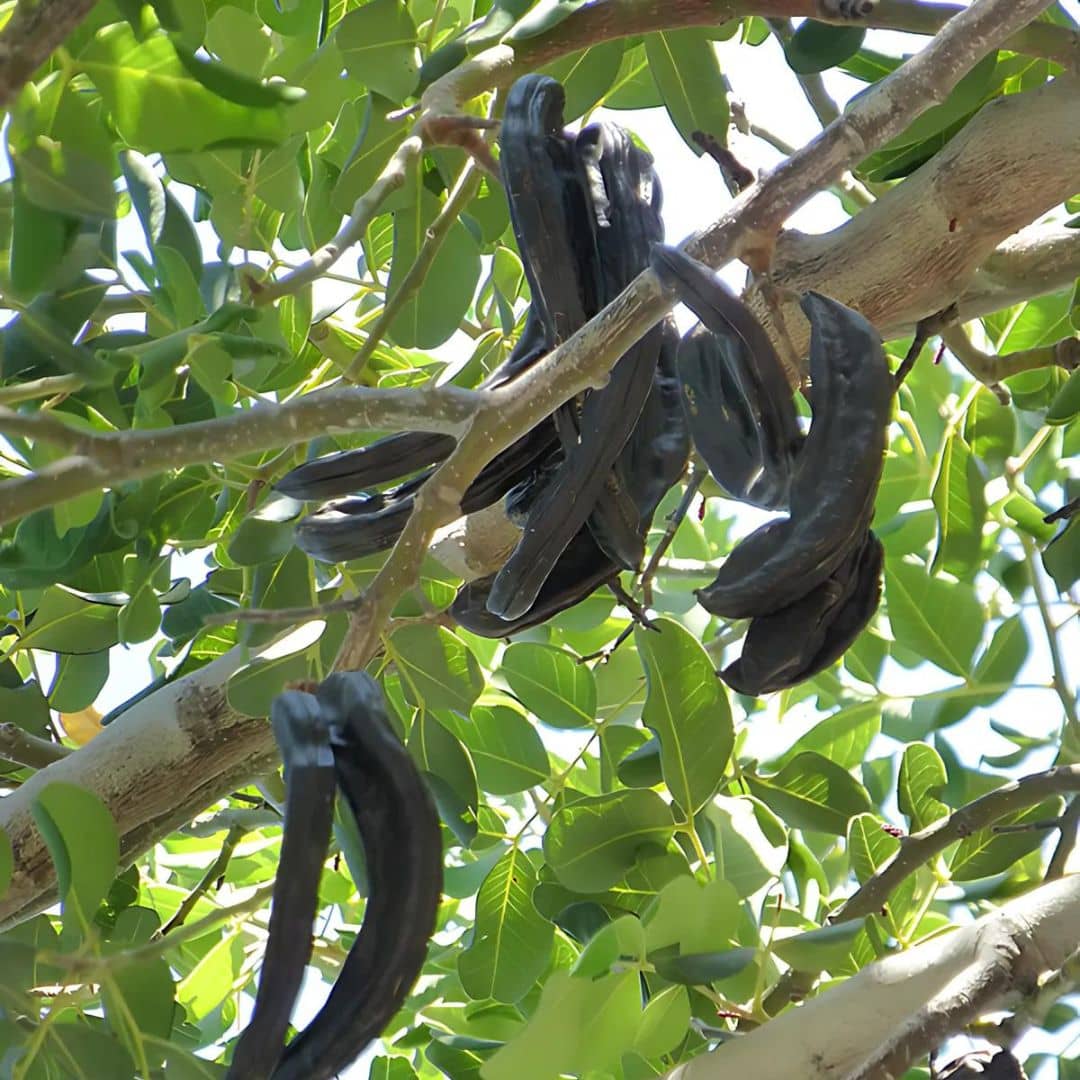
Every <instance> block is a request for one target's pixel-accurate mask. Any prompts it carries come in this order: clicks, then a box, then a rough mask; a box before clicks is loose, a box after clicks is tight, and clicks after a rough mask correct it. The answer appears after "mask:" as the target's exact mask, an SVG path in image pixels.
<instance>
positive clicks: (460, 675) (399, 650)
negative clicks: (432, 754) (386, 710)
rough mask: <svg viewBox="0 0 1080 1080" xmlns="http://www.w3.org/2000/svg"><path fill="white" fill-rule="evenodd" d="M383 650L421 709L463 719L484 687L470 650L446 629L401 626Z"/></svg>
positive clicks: (442, 627) (410, 695) (409, 695)
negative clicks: (457, 714) (438, 711)
mask: <svg viewBox="0 0 1080 1080" xmlns="http://www.w3.org/2000/svg"><path fill="white" fill-rule="evenodd" d="M386 651H387V655H388V656H389V657H390V659H392V660H393V662H394V664H395V666H396V667H397V669H398V672H399V674H400V675H401V680H402V686H403V688H404V690H405V693H406V695H407V696H408V698H409V700H410V702H411V703H412V704H413V705H417V706H419V707H421V708H424V709H435V710H439V709H445V710H447V711H449V712H456V713H460V714H461V715H463V716H466V715H468V712H469V710H470V709H471V708H472V706H473V702H475V701H476V699H477V697H479V695H480V691H481V690H482V689H483V687H484V677H483V674H482V673H481V671H480V665H479V663H478V662H477V660H476V657H475V656H474V655H473V653H472V650H471V649H470V648H469V647H468V645H466V644H465V642H463V641H462V640H461V638H459V637H458V636H457V635H456V634H454V633H453V632H452V631H450V630H448V629H447V628H446V627H445V626H422V625H414V626H403V627H401V628H400V629H399V630H395V631H394V633H393V634H391V635H390V638H389V639H388V641H387V649H386Z"/></svg>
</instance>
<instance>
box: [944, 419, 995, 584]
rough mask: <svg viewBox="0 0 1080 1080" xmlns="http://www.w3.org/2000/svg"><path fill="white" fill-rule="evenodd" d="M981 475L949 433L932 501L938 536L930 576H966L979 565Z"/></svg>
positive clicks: (960, 441) (982, 513)
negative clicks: (936, 573)
mask: <svg viewBox="0 0 1080 1080" xmlns="http://www.w3.org/2000/svg"><path fill="white" fill-rule="evenodd" d="M983 487H984V482H983V478H982V473H980V472H979V466H978V464H977V463H976V461H975V458H974V456H973V455H972V453H971V451H970V450H969V449H968V445H967V443H965V442H964V440H963V439H962V438H961V437H960V436H959V435H958V434H957V433H956V432H953V433H952V434H951V435H950V436H949V437H948V438H947V439H946V440H945V444H944V445H943V446H942V448H941V457H940V459H939V461H938V470H937V475H936V476H935V477H934V483H933V487H932V498H933V500H934V507H935V509H936V510H937V519H938V533H937V545H936V547H935V549H934V558H933V561H932V562H931V564H930V569H931V572H934V571H937V570H947V571H948V572H949V573H952V574H956V575H957V576H958V577H967V576H970V575H971V574H972V573H973V572H974V570H975V568H976V567H977V565H978V563H979V561H980V549H981V547H982V528H983V524H984V522H985V521H986V497H985V495H984V494H983Z"/></svg>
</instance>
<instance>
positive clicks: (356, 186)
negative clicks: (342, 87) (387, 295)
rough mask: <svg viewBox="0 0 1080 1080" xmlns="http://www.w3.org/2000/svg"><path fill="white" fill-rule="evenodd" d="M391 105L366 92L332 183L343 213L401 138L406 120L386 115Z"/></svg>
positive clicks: (375, 175) (382, 164)
mask: <svg viewBox="0 0 1080 1080" xmlns="http://www.w3.org/2000/svg"><path fill="white" fill-rule="evenodd" d="M349 107H350V106H346V108H349ZM392 109H393V104H392V103H391V102H389V101H387V99H386V98H384V97H379V96H378V95H376V94H368V95H367V97H366V98H365V99H364V117H363V121H362V124H361V127H360V135H359V138H358V139H357V141H356V145H355V146H354V147H353V148H352V151H351V153H350V154H349V157H348V160H347V161H346V162H345V166H344V168H343V169H342V172H341V175H340V176H339V177H338V180H337V183H336V184H335V185H334V194H333V204H334V208H335V209H336V210H339V211H340V212H341V213H343V214H346V213H348V212H349V211H350V210H352V207H353V203H355V202H356V200H357V199H358V198H359V197H360V196H361V195H363V194H364V193H365V192H366V191H367V190H368V189H369V188H370V187H371V185H372V184H373V183H374V182H375V179H376V178H377V177H378V175H379V173H381V172H382V171H383V169H384V168H385V167H386V163H387V162H388V161H389V160H390V157H391V155H392V154H393V153H394V151H395V150H396V149H397V148H398V146H400V145H401V142H402V140H403V139H404V138H405V135H406V133H407V131H408V127H409V120H408V118H403V119H398V120H389V119H387V114H388V113H390V112H391V111H392ZM373 269H380V267H379V266H375V267H373Z"/></svg>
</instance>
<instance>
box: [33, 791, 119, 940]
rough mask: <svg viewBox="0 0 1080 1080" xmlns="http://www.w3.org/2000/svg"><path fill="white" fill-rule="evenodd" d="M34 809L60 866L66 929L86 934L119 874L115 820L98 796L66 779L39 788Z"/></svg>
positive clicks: (51, 853)
mask: <svg viewBox="0 0 1080 1080" xmlns="http://www.w3.org/2000/svg"><path fill="white" fill-rule="evenodd" d="M31 813H32V814H33V817H34V821H35V822H36V824H37V827H38V829H40V830H41V834H42V836H43V837H44V838H45V844H46V846H47V847H48V849H49V854H50V855H51V856H52V860H53V863H54V864H55V866H56V878H57V884H58V887H59V892H60V900H61V903H62V904H63V907H64V928H65V931H68V932H70V933H72V934H73V935H74V936H75V937H76V938H82V937H84V936H85V935H86V933H87V931H88V930H89V929H90V927H91V924H92V923H93V919H94V915H95V913H96V912H97V908H98V904H99V903H100V902H101V900H102V898H103V897H104V896H105V894H106V892H108V890H109V886H110V885H111V884H112V880H113V878H114V877H115V876H116V869H117V864H118V863H119V861H120V839H119V835H118V833H117V831H116V824H115V823H114V821H113V819H112V815H111V814H110V813H109V811H108V810H107V809H106V808H105V806H104V805H103V804H102V802H101V800H100V799H98V797H97V796H96V795H94V794H93V793H92V792H90V791H87V790H86V789H85V788H80V787H76V786H75V785H74V784H68V783H63V782H61V781H53V782H52V783H51V784H46V785H45V787H43V788H42V789H41V791H39V792H38V794H37V797H36V798H35V799H34V801H33V803H32V805H31Z"/></svg>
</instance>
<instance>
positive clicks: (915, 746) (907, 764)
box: [896, 743, 949, 832]
mask: <svg viewBox="0 0 1080 1080" xmlns="http://www.w3.org/2000/svg"><path fill="white" fill-rule="evenodd" d="M948 782H949V776H948V773H947V772H946V771H945V762H944V761H942V760H941V755H940V754H939V753H938V752H937V751H936V750H935V749H934V748H933V747H932V746H928V745H927V744H926V743H910V744H909V745H908V746H906V747H904V754H903V757H902V758H901V759H900V777H899V780H898V782H897V789H896V795H897V802H898V803H899V806H900V813H902V814H904V815H906V817H907V819H908V821H909V822H910V823H911V831H912V832H920V831H921V830H923V829H925V828H926V827H927V826H928V825H933V823H934V822H935V821H940V820H941V819H942V818H944V817H948V816H949V808H948V807H947V806H946V805H945V804H944V803H943V802H942V801H941V800H940V799H939V798H937V796H938V794H940V793H941V792H942V791H944V790H945V787H946V785H947V784H948Z"/></svg>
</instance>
